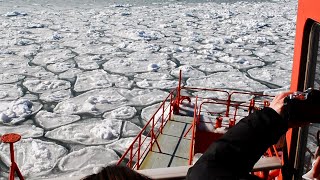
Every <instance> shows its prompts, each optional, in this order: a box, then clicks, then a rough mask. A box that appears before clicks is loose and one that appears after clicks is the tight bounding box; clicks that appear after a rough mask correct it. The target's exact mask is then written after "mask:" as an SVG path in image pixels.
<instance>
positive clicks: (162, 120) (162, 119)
mask: <svg viewBox="0 0 320 180" xmlns="http://www.w3.org/2000/svg"><path fill="white" fill-rule="evenodd" d="M165 104H166V102H164V103H163V106H162V118H161V127H160V128H161V129H160V133H161V134H162V130H163V122H164V107H165Z"/></svg>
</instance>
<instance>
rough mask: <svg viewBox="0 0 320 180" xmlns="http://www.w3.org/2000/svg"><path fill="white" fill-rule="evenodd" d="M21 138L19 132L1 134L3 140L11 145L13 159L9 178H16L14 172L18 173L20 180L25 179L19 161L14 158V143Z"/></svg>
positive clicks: (11, 157) (12, 179) (11, 179)
mask: <svg viewBox="0 0 320 180" xmlns="http://www.w3.org/2000/svg"><path fill="white" fill-rule="evenodd" d="M20 139H21V136H20V135H19V134H15V133H10V134H4V135H3V136H1V141H2V142H4V143H8V144H9V145H10V159H11V166H10V173H9V180H14V173H17V175H18V177H19V178H20V180H24V178H23V176H22V174H21V172H20V170H19V168H18V165H17V163H16V162H15V160H14V147H13V144H14V143H15V142H18V141H19V140H20Z"/></svg>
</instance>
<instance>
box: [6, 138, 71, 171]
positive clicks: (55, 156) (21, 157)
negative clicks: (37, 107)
mask: <svg viewBox="0 0 320 180" xmlns="http://www.w3.org/2000/svg"><path fill="white" fill-rule="evenodd" d="M0 151H1V152H2V153H1V154H0V157H1V159H2V161H3V162H4V163H5V164H6V166H8V167H9V166H10V165H11V161H10V153H9V152H10V151H9V145H8V144H4V143H2V144H0ZM66 154H67V149H66V148H64V147H63V146H60V145H57V144H56V143H53V142H46V141H42V140H38V139H31V138H29V139H22V140H20V141H19V142H17V143H15V157H16V162H17V165H18V167H19V169H20V170H21V173H22V174H23V175H24V176H25V177H36V176H41V175H44V174H48V173H50V171H51V170H52V169H53V168H54V167H55V165H56V164H57V162H58V160H59V159H60V158H61V157H63V156H65V155H66Z"/></svg>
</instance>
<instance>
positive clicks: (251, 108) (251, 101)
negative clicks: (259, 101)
mask: <svg viewBox="0 0 320 180" xmlns="http://www.w3.org/2000/svg"><path fill="white" fill-rule="evenodd" d="M254 104H255V101H254V99H251V100H250V105H249V109H248V111H249V114H251V113H253V111H254Z"/></svg>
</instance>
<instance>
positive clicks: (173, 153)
mask: <svg viewBox="0 0 320 180" xmlns="http://www.w3.org/2000/svg"><path fill="white" fill-rule="evenodd" d="M192 121H193V118H192V117H188V116H177V115H174V116H173V117H172V119H171V120H169V121H168V122H167V124H166V125H165V126H164V129H163V133H162V134H160V135H159V136H158V138H157V140H158V143H159V146H160V149H161V152H160V151H159V149H158V147H157V145H156V143H154V145H153V147H152V151H149V152H148V154H147V156H146V157H145V158H144V160H143V162H142V164H141V166H140V169H154V168H164V167H177V166H187V165H188V159H189V149H190V143H191V132H189V133H188V134H187V136H186V137H184V135H185V133H186V132H187V130H188V129H189V128H190V126H191V123H192Z"/></svg>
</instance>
